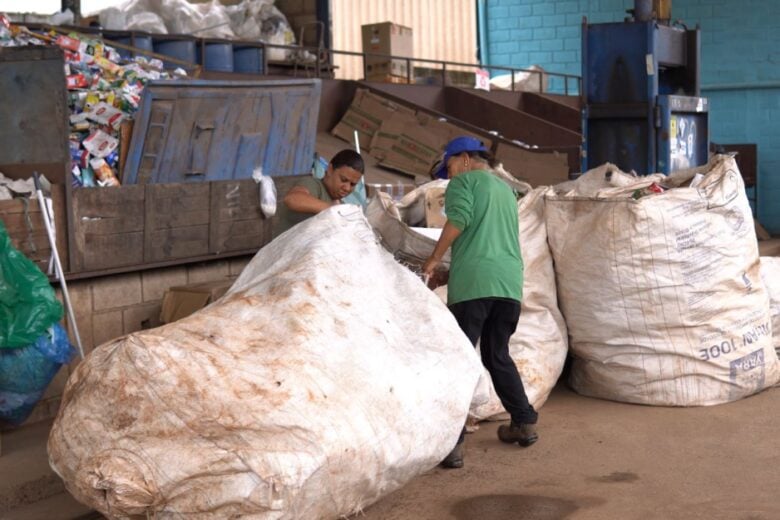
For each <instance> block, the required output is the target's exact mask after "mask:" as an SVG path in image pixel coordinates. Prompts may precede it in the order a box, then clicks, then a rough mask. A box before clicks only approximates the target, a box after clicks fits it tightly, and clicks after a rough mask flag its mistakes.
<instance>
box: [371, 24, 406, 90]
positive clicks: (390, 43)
mask: <svg viewBox="0 0 780 520" xmlns="http://www.w3.org/2000/svg"><path fill="white" fill-rule="evenodd" d="M362 29H363V31H362V36H363V52H364V53H366V54H384V55H386V56H408V57H412V56H413V54H414V52H413V49H414V46H413V43H412V30H411V29H410V28H409V27H404V26H403V25H398V24H394V23H392V22H382V23H375V24H369V25H364V26H362ZM365 60H366V79H367V80H368V81H384V82H387V83H406V82H407V81H408V77H409V76H408V74H409V72H410V71H409V67H410V66H411V64H410V62H408V61H407V60H398V59H396V60H393V59H390V58H387V57H383V56H370V55H369V56H366V57H365Z"/></svg>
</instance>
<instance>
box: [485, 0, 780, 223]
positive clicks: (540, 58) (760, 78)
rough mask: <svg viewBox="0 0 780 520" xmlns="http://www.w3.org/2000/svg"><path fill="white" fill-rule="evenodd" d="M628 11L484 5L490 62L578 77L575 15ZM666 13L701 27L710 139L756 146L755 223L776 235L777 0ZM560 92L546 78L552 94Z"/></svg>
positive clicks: (495, 0)
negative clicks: (760, 224) (535, 68)
mask: <svg viewBox="0 0 780 520" xmlns="http://www.w3.org/2000/svg"><path fill="white" fill-rule="evenodd" d="M632 6H633V1H631V0H590V1H585V0H579V1H575V0H560V1H557V0H488V7H487V23H488V51H489V62H490V64H492V65H509V66H515V67H528V66H530V65H534V64H535V65H540V66H542V67H543V68H544V69H546V70H548V71H550V72H563V73H569V74H578V75H579V74H581V72H582V70H581V64H580V44H581V42H580V26H581V24H582V17H583V16H587V17H588V22H589V23H604V22H619V21H621V20H623V18H625V16H626V12H625V11H626V9H629V8H631V7H632ZM672 16H673V18H674V19H679V20H682V21H683V22H684V23H686V25H688V26H689V27H692V26H695V25H696V24H697V23H698V24H699V26H700V27H701V31H702V48H701V56H702V66H701V83H702V95H703V96H705V97H708V98H709V99H710V139H711V140H712V141H714V142H720V143H757V144H758V161H759V191H758V218H759V221H760V222H761V223H762V224H763V225H764V226H765V227H766V228H767V229H768V230H769V231H770V232H771V233H772V234H780V2H777V0H743V1H741V2H735V1H729V0H674V2H673V4H672ZM561 88H562V83H561V82H560V81H555V80H551V82H550V89H551V90H553V91H561Z"/></svg>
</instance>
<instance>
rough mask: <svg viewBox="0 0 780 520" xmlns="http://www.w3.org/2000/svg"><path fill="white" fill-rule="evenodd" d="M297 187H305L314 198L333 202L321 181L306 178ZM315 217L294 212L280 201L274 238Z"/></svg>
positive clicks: (277, 208) (296, 184)
mask: <svg viewBox="0 0 780 520" xmlns="http://www.w3.org/2000/svg"><path fill="white" fill-rule="evenodd" d="M295 186H303V187H304V188H306V189H307V190H308V191H309V193H311V194H312V195H313V196H314V197H317V198H318V199H320V200H324V201H325V202H332V201H333V198H332V197H331V196H330V194H329V193H328V190H327V189H326V188H325V184H323V183H322V181H321V180H320V179H315V178H314V177H310V176H308V175H307V176H306V177H304V178H302V179H301V180H299V181H298V182H296V183H295ZM312 216H314V214H313V213H302V212H300V211H293V210H291V209H290V208H288V207H287V204H285V203H284V202H283V201H279V203H278V204H277V205H276V220H275V221H274V237H278V236H279V235H281V234H282V233H284V232H285V231H287V230H288V229H290V228H291V227H293V226H294V225H296V224H299V223H301V222H303V221H304V220H306V219H307V218H309V217H312Z"/></svg>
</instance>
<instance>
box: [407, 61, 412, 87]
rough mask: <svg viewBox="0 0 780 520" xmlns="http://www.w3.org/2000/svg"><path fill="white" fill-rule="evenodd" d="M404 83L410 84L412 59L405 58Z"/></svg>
mask: <svg viewBox="0 0 780 520" xmlns="http://www.w3.org/2000/svg"><path fill="white" fill-rule="evenodd" d="M406 83H407V84H409V85H411V84H412V60H410V59H409V58H406Z"/></svg>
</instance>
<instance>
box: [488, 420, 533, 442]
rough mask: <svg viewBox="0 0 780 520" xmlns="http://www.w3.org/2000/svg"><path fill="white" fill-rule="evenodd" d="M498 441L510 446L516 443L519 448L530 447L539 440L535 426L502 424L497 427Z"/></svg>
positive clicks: (511, 423)
mask: <svg viewBox="0 0 780 520" xmlns="http://www.w3.org/2000/svg"><path fill="white" fill-rule="evenodd" d="M498 439H499V440H500V441H501V442H507V443H510V444H513V443H515V442H516V443H518V444H519V445H520V446H530V445H531V444H533V443H535V442H536V441H537V440H539V434H537V433H536V425H535V424H515V423H514V422H510V423H509V424H502V425H501V426H499V427H498Z"/></svg>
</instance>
